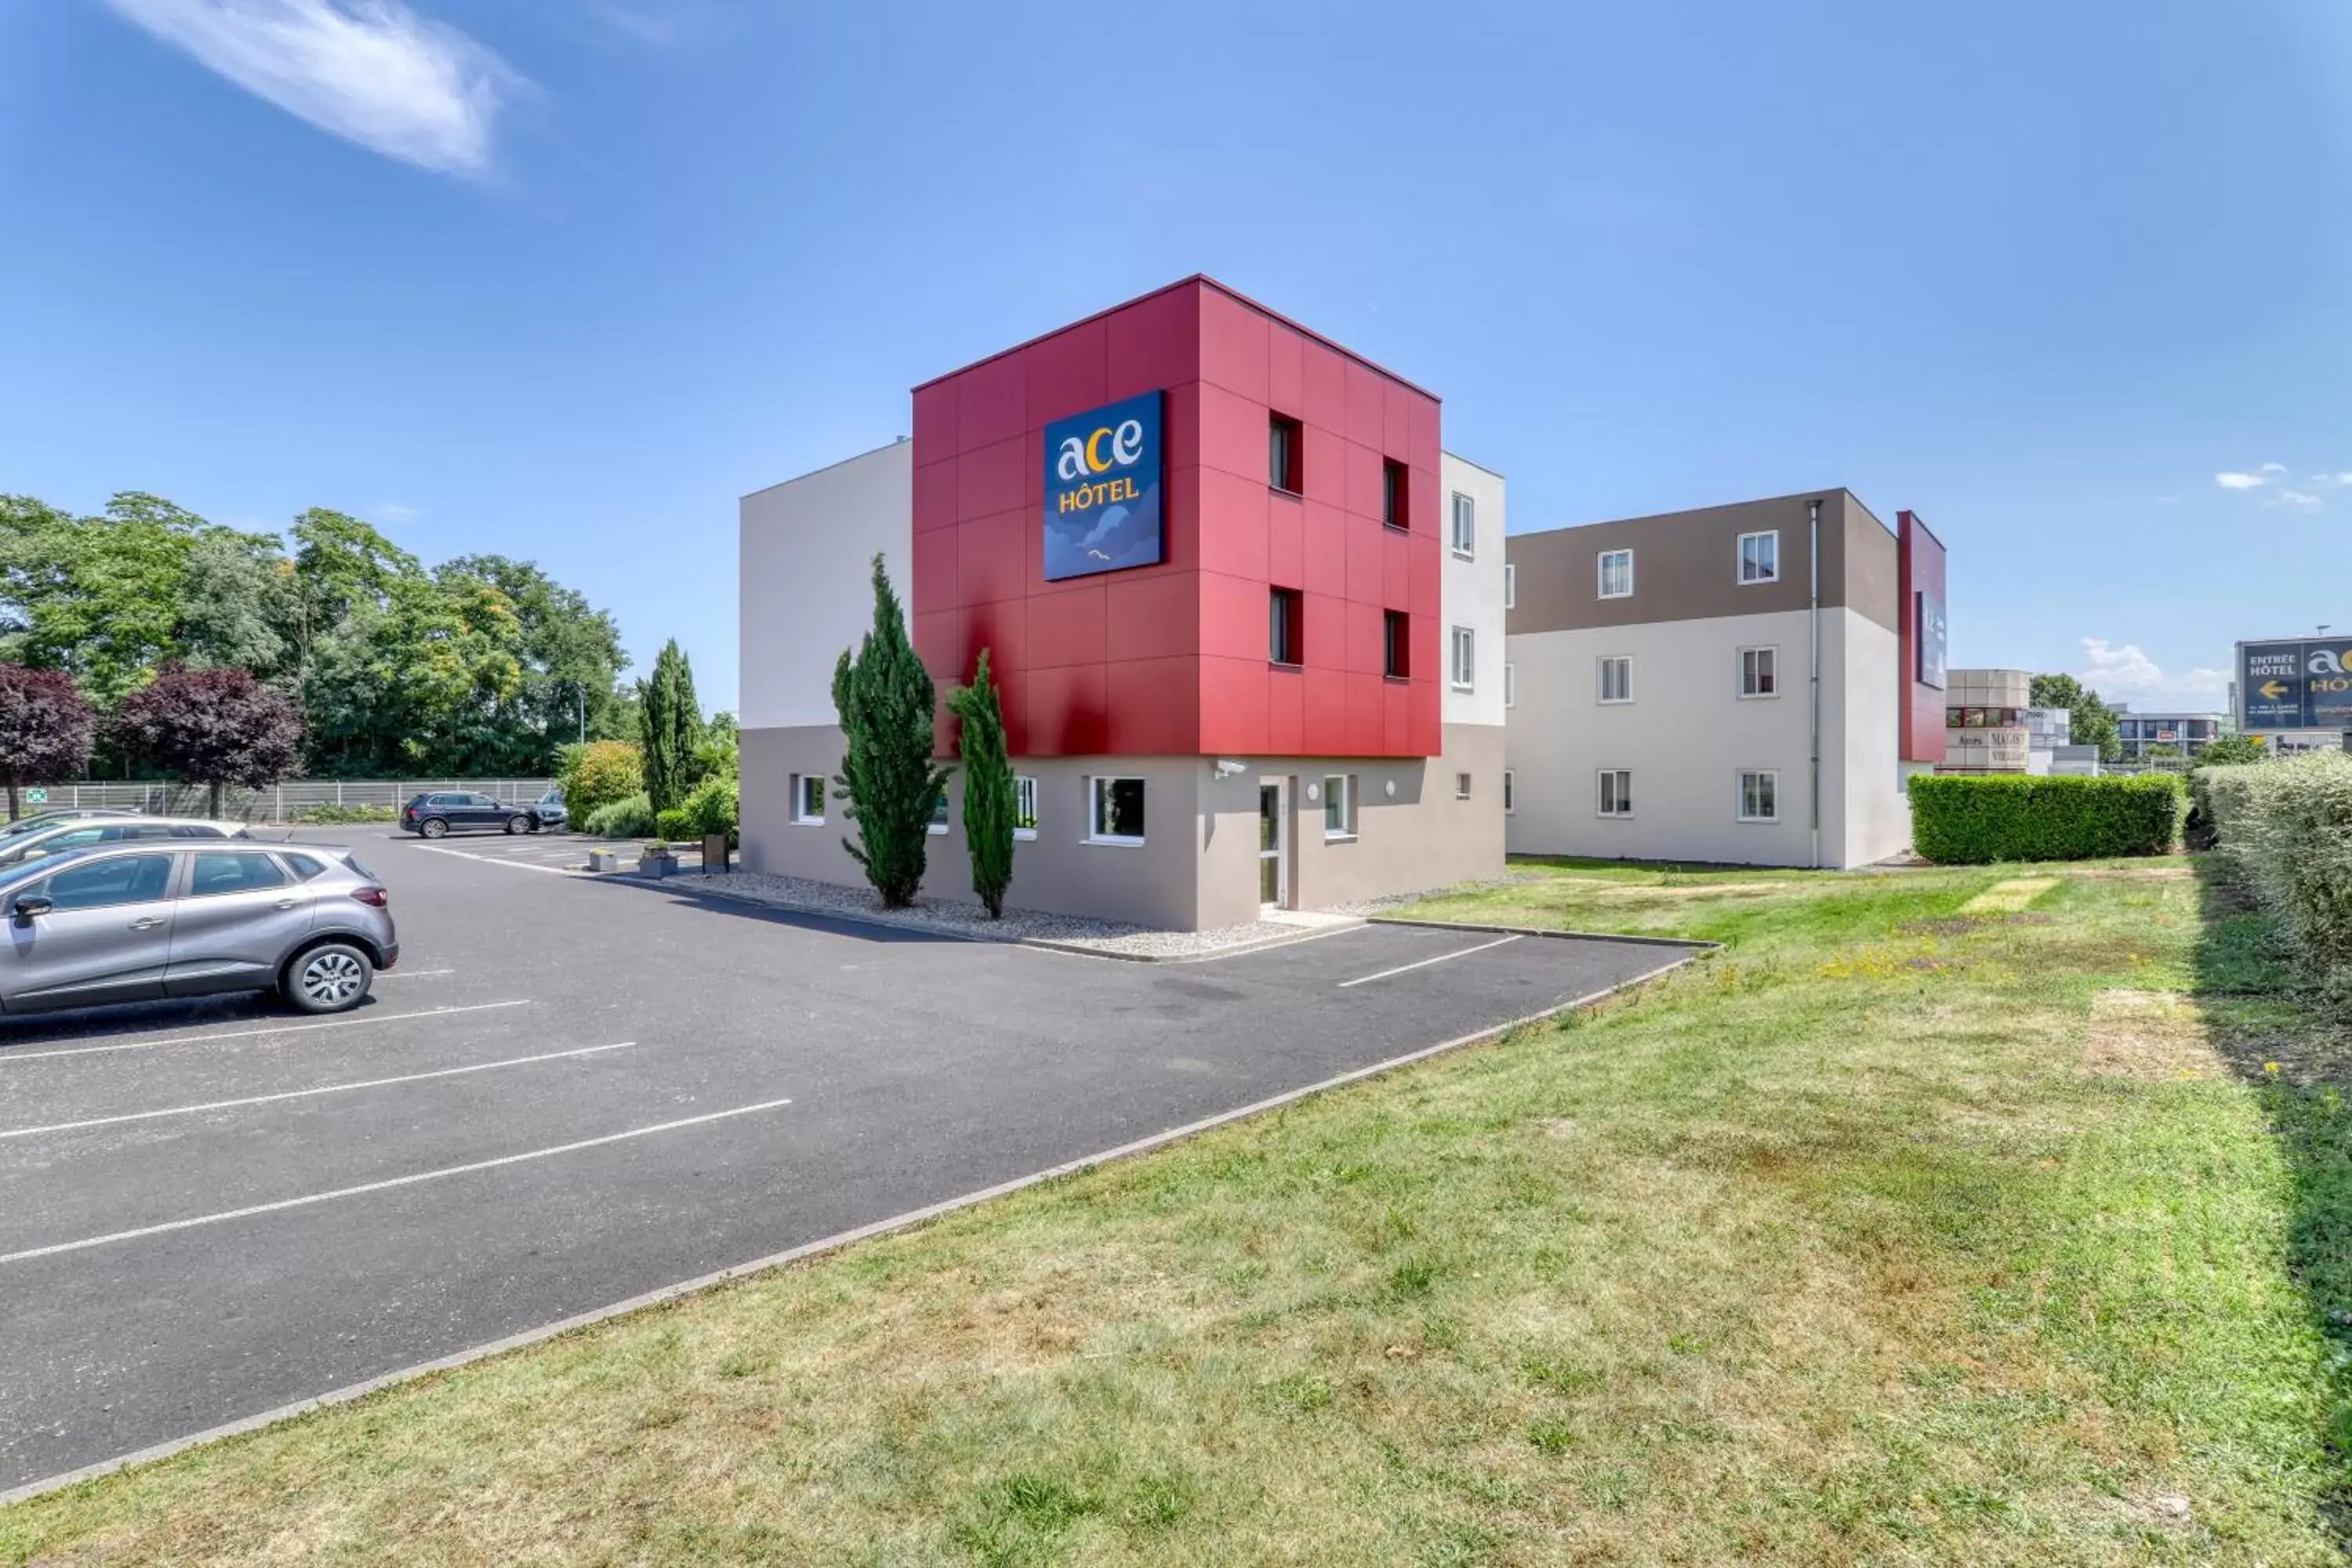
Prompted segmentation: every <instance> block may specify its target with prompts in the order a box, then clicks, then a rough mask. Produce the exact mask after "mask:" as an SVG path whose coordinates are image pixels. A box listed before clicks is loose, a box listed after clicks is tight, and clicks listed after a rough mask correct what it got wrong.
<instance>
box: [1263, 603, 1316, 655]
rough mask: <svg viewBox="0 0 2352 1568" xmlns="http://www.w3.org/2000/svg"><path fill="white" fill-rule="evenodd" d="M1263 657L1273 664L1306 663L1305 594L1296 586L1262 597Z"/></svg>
mask: <svg viewBox="0 0 2352 1568" xmlns="http://www.w3.org/2000/svg"><path fill="white" fill-rule="evenodd" d="M1265 656H1266V658H1270V659H1272V660H1274V662H1275V663H1276V664H1304V663H1306V662H1307V595H1304V594H1302V593H1300V592H1299V591H1298V590H1297V589H1296V588H1276V589H1275V590H1274V591H1273V592H1272V593H1271V594H1269V595H1267V596H1266V639H1265Z"/></svg>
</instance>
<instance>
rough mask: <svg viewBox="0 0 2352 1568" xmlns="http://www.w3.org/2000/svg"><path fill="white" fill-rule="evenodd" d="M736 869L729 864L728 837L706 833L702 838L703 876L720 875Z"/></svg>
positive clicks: (721, 834)
mask: <svg viewBox="0 0 2352 1568" xmlns="http://www.w3.org/2000/svg"><path fill="white" fill-rule="evenodd" d="M732 869H734V868H732V867H731V866H730V865H728V864H727V835H725V834H724V833H706V834H704V835H703V836H702V874H703V875H704V876H706V877H709V876H716V875H719V874H722V873H725V872H728V871H730V870H732Z"/></svg>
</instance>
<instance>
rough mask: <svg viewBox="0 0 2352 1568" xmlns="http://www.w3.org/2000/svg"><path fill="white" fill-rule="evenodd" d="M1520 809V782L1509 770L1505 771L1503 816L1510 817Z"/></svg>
mask: <svg viewBox="0 0 2352 1568" xmlns="http://www.w3.org/2000/svg"><path fill="white" fill-rule="evenodd" d="M1518 809H1519V789H1518V780H1517V778H1515V777H1514V776H1513V775H1512V772H1511V770H1510V769H1509V768H1505V769H1504V770H1503V815H1504V816H1511V815H1512V814H1514V813H1515V812H1517V810H1518Z"/></svg>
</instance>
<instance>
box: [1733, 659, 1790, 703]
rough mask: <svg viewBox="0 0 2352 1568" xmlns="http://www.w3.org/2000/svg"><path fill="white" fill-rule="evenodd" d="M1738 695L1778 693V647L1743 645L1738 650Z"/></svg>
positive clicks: (1772, 695) (1754, 695)
mask: <svg viewBox="0 0 2352 1568" xmlns="http://www.w3.org/2000/svg"><path fill="white" fill-rule="evenodd" d="M1739 695H1740V696H1741V698H1743V699H1746V698H1750V697H1778V696H1780V649H1779V648H1777V647H1744V648H1741V649H1740V650H1739Z"/></svg>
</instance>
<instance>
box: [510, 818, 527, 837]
mask: <svg viewBox="0 0 2352 1568" xmlns="http://www.w3.org/2000/svg"><path fill="white" fill-rule="evenodd" d="M507 832H508V833H509V835H512V834H517V833H529V832H530V817H528V816H509V817H508V818H507Z"/></svg>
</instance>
